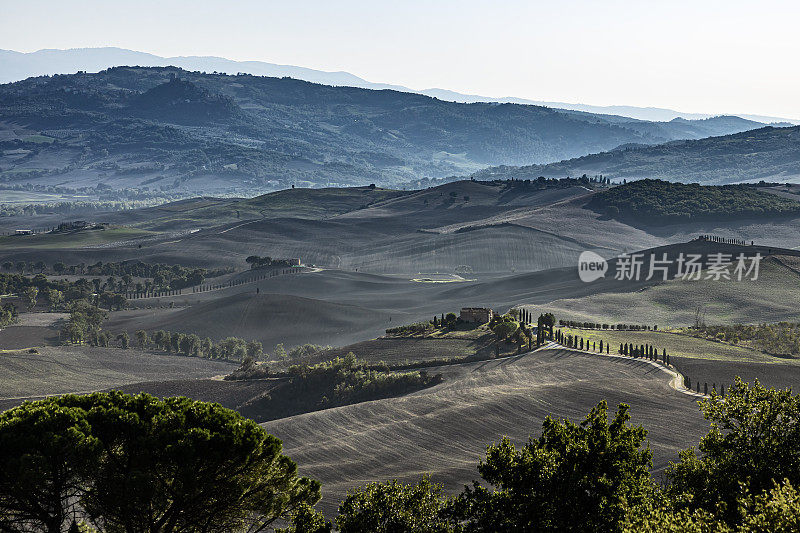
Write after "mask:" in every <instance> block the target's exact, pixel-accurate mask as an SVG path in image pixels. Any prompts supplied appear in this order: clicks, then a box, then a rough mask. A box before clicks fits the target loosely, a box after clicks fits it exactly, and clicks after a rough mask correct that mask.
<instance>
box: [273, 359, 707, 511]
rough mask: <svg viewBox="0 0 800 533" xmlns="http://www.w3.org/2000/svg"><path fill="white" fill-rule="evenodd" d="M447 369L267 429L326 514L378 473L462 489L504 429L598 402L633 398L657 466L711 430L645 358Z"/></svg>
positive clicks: (531, 428) (572, 413) (522, 437)
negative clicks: (400, 390) (424, 476)
mask: <svg viewBox="0 0 800 533" xmlns="http://www.w3.org/2000/svg"><path fill="white" fill-rule="evenodd" d="M430 371H431V372H439V371H440V370H439V369H431V370H430ZM441 371H442V372H443V373H444V377H445V381H444V383H442V384H440V385H437V386H435V387H431V388H429V389H425V390H422V391H420V392H416V393H413V394H409V395H406V396H403V397H400V398H391V399H387V400H379V401H373V402H367V403H361V404H356V405H349V406H345V407H338V408H334V409H327V410H324V411H318V412H315V413H308V414H304V415H299V416H293V417H289V418H285V419H282V420H276V421H273V422H267V423H265V424H263V426H264V427H265V428H266V429H267V430H268V431H269V432H270V433H273V434H274V435H276V436H277V437H279V438H280V439H281V440H282V441H283V444H284V447H285V449H286V453H287V454H288V455H290V456H291V457H292V458H293V459H295V460H296V461H297V462H298V464H299V465H301V466H300V472H301V473H302V474H304V475H310V476H314V477H315V478H316V479H319V480H321V481H322V482H323V486H324V487H325V491H324V493H323V500H322V502H321V505H322V509H323V511H326V512H328V513H330V512H332V511H333V510H334V509H335V506H336V504H337V502H338V501H340V500H341V498H342V497H343V496H344V495H345V493H346V491H347V490H349V489H351V488H353V487H354V486H357V485H361V484H364V483H366V482H368V481H371V480H374V479H392V478H399V479H402V480H411V479H416V478H417V477H419V475H420V474H421V473H430V474H431V477H432V479H433V480H434V481H436V482H440V483H443V484H444V486H445V490H446V491H447V492H450V493H452V492H456V491H459V490H461V489H462V488H463V486H464V485H465V484H469V483H470V482H471V481H472V480H473V479H476V478H477V477H478V475H477V472H476V470H475V465H476V464H477V462H478V460H479V459H482V458H483V456H484V454H485V451H486V450H485V447H486V445H487V444H488V443H492V442H497V441H499V440H500V439H501V438H502V437H503V436H504V435H507V436H509V437H510V438H511V439H512V441H514V442H515V443H520V442H524V441H526V440H527V439H528V436H529V435H535V434H537V433H538V432H539V430H540V428H541V422H542V420H543V419H544V418H545V416H547V415H549V414H551V413H558V416H559V417H570V418H573V419H574V418H578V417H580V416H581V413H583V412H586V411H587V410H588V409H589V408H591V406H593V405H595V404H596V403H597V402H599V401H600V400H601V399H606V400H608V403H609V406H613V407H616V405H617V404H618V403H620V402H624V403H627V404H629V405H630V406H631V414H632V416H633V423H636V424H641V423H646V425H647V428H648V430H649V431H650V433H649V435H648V437H649V440H650V447H651V449H652V450H653V455H654V461H653V462H654V468H655V470H656V471H661V470H663V468H665V467H666V466H667V462H668V461H671V460H675V459H676V457H677V455H676V454H677V452H678V451H679V450H680V449H682V448H685V447H687V446H689V445H690V444H691V443H694V442H696V435H697V434H701V433H703V432H705V430H706V428H707V427H708V426H707V422H705V421H704V420H703V418H702V414H701V413H700V411H699V410H698V409H697V406H696V404H695V402H694V398H692V397H689V396H685V395H682V394H680V393H678V392H676V391H674V390H673V389H671V388H670V387H669V385H668V381H669V376H668V375H667V374H664V373H662V372H654V371H653V367H651V366H650V365H648V364H647V363H644V362H637V361H622V360H611V359H606V358H601V357H599V356H591V355H586V354H581V353H578V352H571V351H567V350H558V351H556V350H549V351H548V350H545V351H541V352H534V353H532V354H529V355H524V356H521V357H518V358H514V359H511V360H501V361H490V362H483V363H472V364H468V365H460V366H459V367H454V368H442V369H441ZM676 428H680V430H679V431H676Z"/></svg>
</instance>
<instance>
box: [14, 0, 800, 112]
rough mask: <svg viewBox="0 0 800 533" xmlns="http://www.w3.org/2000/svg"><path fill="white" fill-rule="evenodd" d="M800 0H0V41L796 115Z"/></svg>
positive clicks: (565, 97) (505, 91) (539, 94)
mask: <svg viewBox="0 0 800 533" xmlns="http://www.w3.org/2000/svg"><path fill="white" fill-rule="evenodd" d="M799 32H800V1H797V0H795V1H778V0H750V1H740V0H724V1H723V0H720V1H716V0H691V1H683V0H667V1H658V2H656V1H653V0H638V1H633V0H630V1H629V0H618V1H602V0H557V1H536V0H529V1H519V2H517V1H494V2H479V1H473V0H460V1H435V0H428V1H417V0H394V1H391V2H388V1H381V0H369V1H351V0H325V1H316V0H291V1H274V0H273V1H270V0H260V1H236V0H229V1H227V2H220V1H209V0H192V1H175V0H158V1H151V0H136V1H133V0H131V1H124V2H123V1H117V0H105V1H72V0H51V1H41V0H24V1H19V0H0V48H5V49H11V50H18V51H24V52H30V51H34V50H38V49H41V48H77V47H92V46H119V47H122V48H130V49H133V50H139V51H143V52H150V53H154V54H157V55H162V56H175V55H214V56H222V57H227V58H230V59H237V60H261V61H268V62H271V63H283V64H290V65H299V66H305V67H311V68H316V69H321V70H345V71H348V72H352V73H353V74H356V75H358V76H361V77H362V78H365V79H367V80H369V81H374V82H385V83H396V84H401V85H406V86H408V87H412V88H414V89H425V88H430V87H439V88H446V89H453V90H457V91H460V92H466V93H473V94H482V95H486V96H492V97H502V96H518V97H523V98H530V99H535V100H555V101H562V102H573V103H586V104H598V105H610V104H625V105H636V106H658V107H670V108H673V109H678V110H681V111H686V112H702V113H751V114H764V115H776V116H784V117H791V118H800V98H798V94H800V68H798V64H799V63H800V38H799V37H798V33H799Z"/></svg>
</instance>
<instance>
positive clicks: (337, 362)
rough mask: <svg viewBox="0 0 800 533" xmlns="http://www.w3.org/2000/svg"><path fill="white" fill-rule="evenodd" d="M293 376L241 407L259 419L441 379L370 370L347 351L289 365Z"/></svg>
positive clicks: (381, 395)
mask: <svg viewBox="0 0 800 533" xmlns="http://www.w3.org/2000/svg"><path fill="white" fill-rule="evenodd" d="M288 373H289V377H290V379H289V380H288V381H286V382H283V383H282V384H280V385H278V386H277V387H276V388H275V389H273V390H271V391H270V393H269V395H265V396H262V397H259V398H257V399H255V400H253V401H251V402H250V403H248V404H246V405H245V406H244V407H243V408H242V412H243V413H244V414H245V415H247V416H250V417H252V418H255V419H257V420H259V421H265V420H273V419H276V418H282V417H285V416H291V415H294V414H298V413H304V412H308V411H315V410H318V409H325V408H328V407H336V406H338V405H347V404H352V403H357V402H362V401H367V400H376V399H379V398H388V397H391V396H397V395H400V394H406V393H408V392H412V391H415V390H419V389H422V388H425V387H429V386H431V385H435V384H437V383H440V382H441V381H442V376H441V375H440V374H437V375H435V376H430V375H428V373H427V372H425V371H421V372H418V371H414V372H389V371H382V370H373V369H370V368H369V366H368V365H367V363H366V362H365V361H359V360H358V359H356V357H355V356H354V355H353V353H352V352H351V353H348V354H347V355H346V356H345V357H337V358H336V359H333V360H331V361H327V362H324V363H319V364H316V365H294V366H291V367H289V372H288Z"/></svg>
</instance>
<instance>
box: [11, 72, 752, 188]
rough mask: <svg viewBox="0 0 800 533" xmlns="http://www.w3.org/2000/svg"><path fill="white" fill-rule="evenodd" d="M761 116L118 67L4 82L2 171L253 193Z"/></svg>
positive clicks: (569, 149) (657, 136) (555, 155)
mask: <svg viewBox="0 0 800 533" xmlns="http://www.w3.org/2000/svg"><path fill="white" fill-rule="evenodd" d="M760 125H761V124H760V123H757V122H753V121H748V120H744V119H739V118H736V117H717V118H711V119H707V120H700V121H686V120H684V121H672V122H663V123H662V122H659V123H649V122H644V121H638V120H634V119H625V118H623V117H611V116H608V117H607V116H602V115H593V114H585V113H577V112H562V111H559V110H555V109H550V108H546V107H541V106H532V105H519V104H500V103H473V104H462V103H455V102H446V101H442V100H437V99H435V98H431V97H428V96H423V95H419V94H413V93H407V92H399V91H392V90H382V91H376V90H367V89H360V88H353V87H332V86H327V85H318V84H314V83H309V82H306V81H300V80H295V79H291V78H267V77H256V76H252V75H248V74H241V75H225V74H205V73H202V72H190V71H185V70H181V69H179V68H176V67H115V68H110V69H108V70H104V71H101V72H99V73H94V74H92V73H77V74H70V75H56V76H52V77H49V76H47V77H37V78H29V79H26V80H23V81H19V82H15V83H10V84H6V85H2V86H0V181H2V182H5V183H8V184H17V185H20V184H26V183H32V184H37V185H39V186H40V190H43V191H48V190H55V189H56V188H60V190H62V191H63V190H65V189H69V190H70V191H72V192H73V193H76V192H77V191H82V192H83V193H84V194H90V195H94V196H98V197H100V198H101V199H102V198H106V199H118V200H119V199H125V200H130V199H137V198H141V197H142V194H145V197H146V198H150V197H152V196H153V195H155V194H156V193H158V194H161V195H171V196H174V195H183V196H192V195H197V194H204V195H209V194H216V195H220V194H224V195H246V194H249V195H252V194H253V193H254V192H256V191H259V192H263V191H264V190H271V189H280V188H288V187H289V186H290V185H292V184H304V185H311V186H316V187H319V186H341V185H366V184H369V183H378V184H393V183H398V182H404V181H408V180H412V179H419V178H420V177H423V176H431V177H434V178H440V177H444V176H451V175H458V174H461V175H463V174H465V173H471V172H475V171H477V170H479V169H481V168H484V167H487V166H489V165H499V164H505V165H527V164H541V163H551V162H554V161H559V160H563V159H568V158H573V157H579V156H583V155H585V154H587V153H594V152H601V151H604V150H611V149H613V148H615V147H617V146H620V145H630V144H645V145H651V144H656V143H662V142H666V141H670V140H673V139H683V138H693V139H695V138H700V137H704V136H707V135H709V134H712V133H718V132H720V131H723V132H732V131H742V130H748V129H752V128H755V127H758V126H760ZM48 187H49V188H48ZM126 188H135V194H134V191H126V190H125V189H126Z"/></svg>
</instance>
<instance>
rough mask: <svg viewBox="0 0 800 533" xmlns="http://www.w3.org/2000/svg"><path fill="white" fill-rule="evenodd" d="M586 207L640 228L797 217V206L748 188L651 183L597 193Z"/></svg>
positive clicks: (772, 195) (799, 209)
mask: <svg viewBox="0 0 800 533" xmlns="http://www.w3.org/2000/svg"><path fill="white" fill-rule="evenodd" d="M586 207H587V208H589V209H591V210H593V211H596V212H598V213H601V214H603V215H606V216H608V217H609V218H615V219H619V220H622V221H626V222H634V223H642V224H669V223H679V222H687V221H690V220H695V221H696V220H735V219H739V218H772V217H781V216H798V215H800V202H796V201H794V200H790V199H788V198H784V197H781V196H777V195H774V194H770V193H767V192H763V191H760V190H758V189H757V188H755V187H753V186H749V185H725V186H721V187H714V186H703V185H699V184H697V183H692V184H688V185H687V184H683V183H670V182H668V181H662V180H651V179H645V180H637V181H632V182H629V183H626V184H624V185H620V186H617V187H612V188H610V189H608V190H605V191H602V192H599V193H597V194H595V195H594V196H592V199H591V200H590V201H589V202H588V203H587V204H586Z"/></svg>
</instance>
